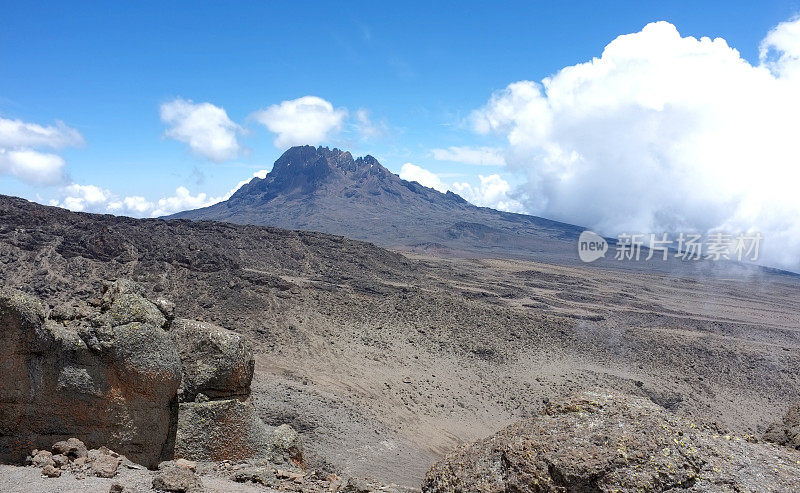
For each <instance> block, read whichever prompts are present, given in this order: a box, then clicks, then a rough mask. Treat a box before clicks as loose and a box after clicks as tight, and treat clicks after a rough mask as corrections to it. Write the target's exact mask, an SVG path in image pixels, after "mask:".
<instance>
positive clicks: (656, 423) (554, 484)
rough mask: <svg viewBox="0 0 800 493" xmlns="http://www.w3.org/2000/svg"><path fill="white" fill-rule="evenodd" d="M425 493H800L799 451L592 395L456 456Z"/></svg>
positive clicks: (626, 400)
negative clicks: (711, 492)
mask: <svg viewBox="0 0 800 493" xmlns="http://www.w3.org/2000/svg"><path fill="white" fill-rule="evenodd" d="M422 489H423V491H424V492H468V491H470V492H472V491H474V492H489V491H491V492H500V491H514V492H568V491H597V492H601V491H609V492H610V491H672V490H678V489H680V490H687V491H800V453H798V452H795V451H793V450H790V449H786V448H781V447H778V446H775V445H772V444H763V443H750V442H748V441H746V440H743V439H741V438H736V437H731V436H727V435H720V434H718V433H716V432H714V431H713V430H710V429H705V428H702V427H699V426H697V425H695V424H694V423H692V422H691V421H689V420H686V419H682V418H679V417H676V416H673V415H671V414H669V413H668V412H667V411H665V410H664V408H662V407H660V406H657V405H655V404H653V403H652V402H650V401H649V400H646V399H642V398H638V397H629V396H624V395H619V394H613V393H605V392H587V393H585V394H582V395H580V396H577V397H574V398H571V399H566V400H564V401H560V402H556V403H551V404H549V405H547V406H546V407H545V409H544V411H543V412H542V413H541V415H539V416H537V417H535V418H532V419H529V420H526V421H523V422H520V423H517V424H514V425H511V426H509V427H507V428H505V429H504V430H502V431H500V432H499V433H497V434H496V435H494V436H491V437H489V438H486V439H484V440H481V441H478V442H475V443H473V444H470V445H465V446H462V447H460V448H458V449H456V450H455V451H454V452H452V453H450V454H449V455H447V456H446V457H445V458H443V459H442V460H440V461H439V462H438V463H436V464H435V465H434V466H433V467H432V468H431V469H430V471H429V472H428V474H427V476H426V479H425V482H424V483H423V486H422Z"/></svg>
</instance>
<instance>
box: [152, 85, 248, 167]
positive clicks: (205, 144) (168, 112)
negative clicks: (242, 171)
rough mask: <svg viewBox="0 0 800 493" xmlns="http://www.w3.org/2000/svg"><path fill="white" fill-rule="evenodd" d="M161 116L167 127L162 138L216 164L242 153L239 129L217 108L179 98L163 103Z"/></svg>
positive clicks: (223, 111) (240, 130) (222, 110)
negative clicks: (181, 145)
mask: <svg viewBox="0 0 800 493" xmlns="http://www.w3.org/2000/svg"><path fill="white" fill-rule="evenodd" d="M160 114H161V121H162V122H163V123H164V124H166V125H167V126H168V128H167V130H166V132H165V133H164V135H166V136H167V137H170V138H172V139H175V140H177V141H180V142H183V143H185V144H188V146H189V149H191V151H192V152H193V153H194V154H196V155H198V156H200V157H203V158H206V159H209V160H211V161H214V162H218V163H219V162H223V161H228V160H231V159H235V158H236V157H237V156H238V155H239V153H240V152H241V150H242V149H241V146H240V145H239V140H238V134H239V133H241V132H242V128H241V127H240V126H239V125H237V124H236V123H234V122H233V121H232V120H231V119H230V118H228V113H227V112H226V111H225V110H224V109H223V108H220V107H219V106H214V105H213V104H211V103H194V102H192V101H191V100H186V99H181V98H178V99H175V100H174V101H170V102H168V103H164V104H162V105H161V108H160Z"/></svg>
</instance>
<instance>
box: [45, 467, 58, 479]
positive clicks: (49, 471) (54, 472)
mask: <svg viewBox="0 0 800 493" xmlns="http://www.w3.org/2000/svg"><path fill="white" fill-rule="evenodd" d="M42 476H46V477H48V478H57V477H59V476H61V469H56V468H55V467H53V466H52V465H50V464H48V465H46V466H44V467H43V468H42Z"/></svg>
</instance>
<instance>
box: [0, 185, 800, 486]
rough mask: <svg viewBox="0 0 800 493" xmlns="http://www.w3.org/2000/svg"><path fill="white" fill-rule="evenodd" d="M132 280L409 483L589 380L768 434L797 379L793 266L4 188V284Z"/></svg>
mask: <svg viewBox="0 0 800 493" xmlns="http://www.w3.org/2000/svg"><path fill="white" fill-rule="evenodd" d="M120 277H128V278H131V279H134V280H136V281H138V282H139V283H141V284H142V285H143V286H144V287H145V288H146V289H147V291H148V292H149V294H152V295H156V294H157V295H159V296H164V297H166V298H169V299H172V300H173V301H175V302H176V303H177V306H178V307H179V313H178V314H177V315H178V316H181V317H189V318H196V319H201V320H206V321H209V322H214V323H217V324H219V325H222V326H224V327H226V328H229V329H231V330H235V331H237V332H240V333H242V334H245V335H246V336H247V337H249V338H250V339H251V340H252V341H253V343H254V346H255V347H256V350H257V356H256V358H257V359H256V373H255V379H254V382H253V393H254V396H255V405H256V406H257V408H258V410H259V413H260V415H261V417H262V418H263V419H264V420H265V421H266V422H268V423H270V424H280V423H284V422H288V423H291V424H292V425H293V426H294V427H295V428H297V429H298V430H299V431H300V432H301V434H302V435H303V438H304V440H305V443H306V447H307V449H308V455H309V457H310V462H311V463H312V464H317V465H321V464H327V465H329V467H331V468H333V469H335V470H338V471H341V472H343V473H346V474H350V475H357V476H365V475H366V476H370V477H373V478H375V479H379V480H381V481H383V482H387V483H388V482H395V483H399V484H402V485H406V486H409V487H419V485H420V483H421V481H422V478H423V476H424V473H425V471H426V470H427V469H428V468H429V467H430V466H431V464H432V463H433V462H434V461H435V460H436V459H438V458H440V457H441V456H442V455H443V454H445V453H446V452H448V451H449V450H451V449H452V448H453V447H454V446H455V445H457V444H459V443H461V442H464V441H471V440H474V439H477V438H482V437H486V436H488V435H490V434H492V433H494V432H496V431H497V430H499V429H500V428H502V427H503V426H505V425H507V424H509V423H511V422H513V421H516V420H518V419H520V418H522V417H527V416H531V415H534V414H535V413H537V412H538V411H539V410H540V409H541V408H542V406H543V403H544V402H545V401H546V400H547V399H553V398H554V397H557V396H563V395H567V394H572V393H574V392H575V391H578V390H581V389H588V388H597V387H600V388H605V389H610V390H618V391H622V392H625V393H629V394H634V395H640V396H644V397H647V398H649V399H650V400H652V401H653V402H655V403H657V404H659V405H661V406H664V407H665V408H667V409H669V410H670V411H672V412H674V413H677V414H678V415H683V416H690V417H692V419H694V420H695V421H697V422H701V423H717V426H718V427H719V429H720V430H721V431H724V432H729V433H733V434H737V435H754V436H760V434H761V433H762V432H763V431H764V429H765V428H766V426H767V425H768V424H769V423H771V422H773V421H776V420H777V419H778V418H779V417H780V416H782V415H783V413H784V412H785V411H786V409H787V408H788V406H789V405H790V404H791V403H792V402H794V401H796V400H797V399H798V395H800V381H798V378H797V375H798V374H800V308H799V307H798V300H800V278H798V277H796V276H792V275H785V274H779V273H770V272H756V271H754V272H751V273H750V274H748V275H747V276H743V275H742V274H741V272H738V273H737V274H735V275H733V274H732V275H731V276H725V275H724V273H723V272H722V271H720V272H717V273H716V274H715V276H714V277H709V276H706V275H702V276H701V275H697V276H692V275H691V274H687V273H686V272H683V273H681V274H680V275H670V274H668V273H663V272H656V273H653V272H636V271H627V270H626V271H621V270H615V269H606V268H598V267H593V266H590V265H587V266H578V265H557V264H548V263H540V262H535V261H526V260H506V259H481V258H472V259H464V258H442V257H435V256H429V255H421V254H417V253H408V252H405V253H403V252H396V251H388V250H385V249H382V248H379V247H376V246H373V245H371V244H368V243H362V242H358V241H353V240H348V239H345V238H342V237H336V236H331V235H325V234H321V233H304V232H292V231H286V230H280V229H275V228H268V227H256V226H236V225H229V224H223V223H213V222H206V221H203V222H196V223H193V222H190V221H185V220H182V221H163V220H134V219H129V218H118V217H113V216H100V215H90V214H78V213H72V212H68V211H65V210H62V209H56V208H51V207H44V206H39V205H35V204H32V203H29V202H27V201H24V200H21V199H15V198H11V197H2V196H0V283H2V284H3V285H4V286H6V287H10V288H18V289H21V290H23V291H26V292H29V293H32V294H35V295H37V296H39V297H40V298H42V299H43V300H44V301H45V302H46V303H48V304H50V305H51V306H52V307H55V306H57V305H59V304H64V303H67V304H74V305H77V306H80V305H82V304H87V303H90V302H92V298H93V297H96V296H97V293H98V292H99V291H100V283H101V281H102V280H103V279H114V278H120Z"/></svg>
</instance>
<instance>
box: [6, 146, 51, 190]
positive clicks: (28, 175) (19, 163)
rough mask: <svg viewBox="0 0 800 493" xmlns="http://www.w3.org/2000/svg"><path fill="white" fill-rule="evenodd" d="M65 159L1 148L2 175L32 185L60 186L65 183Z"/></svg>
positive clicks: (37, 152) (30, 150)
mask: <svg viewBox="0 0 800 493" xmlns="http://www.w3.org/2000/svg"><path fill="white" fill-rule="evenodd" d="M65 164H66V163H65V162H64V159H63V158H62V157H61V156H58V155H56V154H50V153H44V152H39V151H34V150H32V149H17V150H13V149H4V148H0V174H2V175H11V176H14V177H16V178H17V179H19V180H20V181H23V182H25V183H28V184H31V185H40V186H46V185H58V184H59V183H63V182H64V181H65V179H66V178H65V174H64V166H65Z"/></svg>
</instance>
